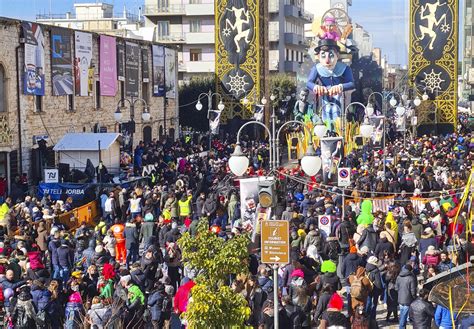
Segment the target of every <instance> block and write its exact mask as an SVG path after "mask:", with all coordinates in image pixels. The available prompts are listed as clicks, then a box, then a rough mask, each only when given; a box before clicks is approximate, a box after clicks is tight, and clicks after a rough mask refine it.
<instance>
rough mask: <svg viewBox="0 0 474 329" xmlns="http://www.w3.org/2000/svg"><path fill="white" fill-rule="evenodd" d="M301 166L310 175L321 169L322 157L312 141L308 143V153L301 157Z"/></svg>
mask: <svg viewBox="0 0 474 329" xmlns="http://www.w3.org/2000/svg"><path fill="white" fill-rule="evenodd" d="M301 168H302V169H303V171H304V172H305V174H306V175H308V176H310V177H312V176H314V175H316V174H317V173H318V172H319V170H320V169H321V158H320V157H318V156H317V155H316V152H314V148H313V144H311V143H310V144H309V145H308V149H307V150H306V154H305V155H304V156H303V158H302V159H301Z"/></svg>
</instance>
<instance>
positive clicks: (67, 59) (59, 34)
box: [51, 28, 74, 96]
mask: <svg viewBox="0 0 474 329" xmlns="http://www.w3.org/2000/svg"><path fill="white" fill-rule="evenodd" d="M51 77H52V85H53V95H54V96H64V95H72V94H73V93H74V90H73V89H74V85H73V81H72V53H71V33H70V31H68V30H65V29H57V28H51Z"/></svg>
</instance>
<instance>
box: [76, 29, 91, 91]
mask: <svg viewBox="0 0 474 329" xmlns="http://www.w3.org/2000/svg"><path fill="white" fill-rule="evenodd" d="M74 40H75V43H74V46H75V49H74V50H75V57H74V72H75V81H74V82H75V86H76V88H75V89H76V96H89V69H90V68H91V67H92V34H91V33H86V32H78V31H76V32H74Z"/></svg>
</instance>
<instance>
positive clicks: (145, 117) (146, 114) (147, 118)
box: [142, 109, 151, 122]
mask: <svg viewBox="0 0 474 329" xmlns="http://www.w3.org/2000/svg"><path fill="white" fill-rule="evenodd" d="M150 119H151V115H150V112H148V111H147V110H146V109H145V111H144V112H143V113H142V120H143V121H144V122H148V121H150Z"/></svg>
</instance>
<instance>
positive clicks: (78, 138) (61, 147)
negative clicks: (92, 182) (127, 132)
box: [53, 133, 122, 173]
mask: <svg viewBox="0 0 474 329" xmlns="http://www.w3.org/2000/svg"><path fill="white" fill-rule="evenodd" d="M121 140H122V136H121V135H120V134H118V133H68V134H66V135H64V136H63V138H61V140H60V141H59V142H57V143H56V145H55V146H54V148H53V149H54V151H55V152H58V154H59V163H66V164H69V168H70V169H79V170H81V171H83V170H84V169H85V168H86V164H87V159H90V160H91V161H92V164H93V165H94V167H97V166H98V165H99V153H100V159H101V160H102V162H103V164H104V165H105V166H106V167H107V169H108V171H109V173H118V172H119V169H120V143H121ZM99 143H100V144H99ZM99 145H100V150H99Z"/></svg>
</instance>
